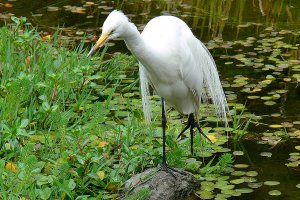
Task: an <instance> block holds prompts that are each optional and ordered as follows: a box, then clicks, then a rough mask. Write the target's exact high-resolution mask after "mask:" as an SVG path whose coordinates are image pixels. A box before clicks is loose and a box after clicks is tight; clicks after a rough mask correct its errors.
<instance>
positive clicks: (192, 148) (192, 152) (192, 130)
mask: <svg viewBox="0 0 300 200" xmlns="http://www.w3.org/2000/svg"><path fill="white" fill-rule="evenodd" d="M190 136H191V140H190V141H191V154H192V156H193V155H194V125H193V124H192V125H191V128H190Z"/></svg>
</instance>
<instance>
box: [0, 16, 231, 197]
mask: <svg viewBox="0 0 300 200" xmlns="http://www.w3.org/2000/svg"><path fill="white" fill-rule="evenodd" d="M13 21H14V22H15V26H12V27H2V28H0V77H1V79H0V81H1V82H0V158H1V159H0V174H1V175H2V176H1V177H0V179H1V180H0V196H1V198H2V199H112V198H115V197H117V196H118V193H119V191H120V190H122V189H123V183H124V181H126V180H127V179H129V178H130V177H131V176H132V175H133V174H136V173H139V172H141V171H143V170H145V168H149V167H153V166H157V165H158V164H159V163H160V161H161V151H162V146H161V143H162V138H161V128H160V127H157V126H156V125H155V124H147V123H144V122H143V117H142V109H141V102H140V99H139V92H138V91H139V88H138V79H137V78H133V77H137V70H138V68H137V67H136V65H137V62H136V60H135V59H134V58H133V57H132V56H127V55H124V54H119V55H116V56H114V57H113V58H111V59H109V60H105V61H104V60H103V57H104V54H105V51H106V49H104V50H103V51H102V52H100V53H98V56H97V55H94V56H93V58H86V53H87V52H86V49H85V48H84V45H83V44H79V45H78V47H77V48H75V49H69V48H67V47H68V42H67V41H64V40H62V39H61V38H60V36H59V34H54V35H53V36H51V38H50V39H49V40H45V39H43V38H42V37H41V36H40V35H39V34H38V32H37V30H36V29H35V28H34V27H32V26H31V24H30V23H28V22H27V21H26V18H20V19H18V18H13ZM158 121H159V119H158ZM181 126H182V125H181V123H180V124H179V126H177V127H180V128H181ZM170 127H173V128H171V129H168V137H167V144H168V147H169V149H168V161H169V163H170V164H171V166H173V167H182V168H184V167H186V169H189V170H190V171H193V172H195V173H201V172H199V168H200V167H201V166H202V167H203V163H202V162H201V161H197V160H196V159H195V158H190V157H191V156H190V152H189V142H190V141H189V139H184V140H181V141H178V140H176V136H177V135H176V133H178V132H179V130H177V129H176V128H174V127H176V126H170ZM172 133H174V134H172ZM214 137H215V138H217V139H218V141H217V142H216V143H215V144H209V143H207V142H205V140H201V139H200V137H199V135H198V134H197V135H196V137H195V152H196V153H197V152H198V153H199V154H200V153H201V156H204V157H210V156H211V155H212V154H213V153H216V152H218V151H220V149H222V148H221V147H220V145H222V144H224V143H225V142H226V141H227V139H226V136H222V135H216V136H214ZM200 159H201V160H202V158H200ZM217 164H218V163H217ZM218 165H220V163H219V164H218ZM213 167H214V165H213V164H212V163H211V162H210V163H209V166H207V168H206V169H207V170H209V171H210V172H211V173H213V171H214V169H215V168H213ZM224 167H225V166H224ZM209 168H210V169H209ZM222 169H223V166H222ZM222 169H220V167H219V168H218V173H219V172H220V171H221V170H222ZM141 192H144V193H145V195H148V191H141ZM128 198H129V199H132V198H134V197H128Z"/></svg>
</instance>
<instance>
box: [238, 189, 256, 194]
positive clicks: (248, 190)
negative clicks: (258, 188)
mask: <svg viewBox="0 0 300 200" xmlns="http://www.w3.org/2000/svg"><path fill="white" fill-rule="evenodd" d="M236 190H237V191H238V192H240V193H242V194H247V193H251V192H253V191H254V190H253V189H251V188H238V189H236Z"/></svg>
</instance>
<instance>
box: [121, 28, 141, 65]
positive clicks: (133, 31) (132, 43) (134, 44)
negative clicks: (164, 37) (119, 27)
mask: <svg viewBox="0 0 300 200" xmlns="http://www.w3.org/2000/svg"><path fill="white" fill-rule="evenodd" d="M123 38H124V41H125V43H126V46H127V48H128V49H129V50H130V52H131V53H132V54H133V55H134V56H136V58H137V59H138V60H139V61H143V60H144V58H145V57H144V55H146V51H147V48H146V47H145V45H146V44H145V42H144V40H143V38H142V36H141V34H140V32H139V31H138V30H137V27H136V26H135V25H134V24H133V23H130V22H129V23H128V28H127V31H126V33H125V34H124V36H123Z"/></svg>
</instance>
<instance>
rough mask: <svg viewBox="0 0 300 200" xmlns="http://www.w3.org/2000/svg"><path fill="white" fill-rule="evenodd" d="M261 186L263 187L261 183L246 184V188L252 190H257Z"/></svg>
mask: <svg viewBox="0 0 300 200" xmlns="http://www.w3.org/2000/svg"><path fill="white" fill-rule="evenodd" d="M262 185H263V183H261V182H254V183H248V186H249V187H250V188H253V189H256V188H259V187H261V186H262Z"/></svg>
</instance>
